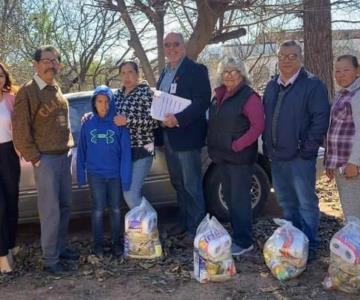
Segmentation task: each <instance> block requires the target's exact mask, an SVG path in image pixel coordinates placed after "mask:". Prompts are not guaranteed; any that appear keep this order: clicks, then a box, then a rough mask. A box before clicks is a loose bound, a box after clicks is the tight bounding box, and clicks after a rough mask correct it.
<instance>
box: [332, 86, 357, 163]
mask: <svg viewBox="0 0 360 300" xmlns="http://www.w3.org/2000/svg"><path fill="white" fill-rule="evenodd" d="M352 96H353V93H351V92H349V91H348V90H342V91H340V92H339V93H338V94H337V97H336V98H335V102H334V104H333V106H332V108H331V113H330V125H329V129H328V133H327V139H326V155H325V167H326V168H328V169H336V168H340V167H343V166H345V165H346V164H347V162H348V160H349V157H350V154H351V150H352V146H353V137H354V135H355V124H354V120H353V116H352V109H351V99H352Z"/></svg>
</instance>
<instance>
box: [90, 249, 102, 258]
mask: <svg viewBox="0 0 360 300" xmlns="http://www.w3.org/2000/svg"><path fill="white" fill-rule="evenodd" d="M92 252H93V254H94V255H96V256H97V257H99V258H102V257H104V247H102V246H94V249H93V251H92Z"/></svg>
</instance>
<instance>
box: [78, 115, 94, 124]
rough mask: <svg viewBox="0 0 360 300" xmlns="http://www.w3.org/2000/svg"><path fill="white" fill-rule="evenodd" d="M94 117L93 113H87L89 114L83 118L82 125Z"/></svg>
mask: <svg viewBox="0 0 360 300" xmlns="http://www.w3.org/2000/svg"><path fill="white" fill-rule="evenodd" d="M92 116H93V113H92V112H87V113H85V114H84V115H83V116H82V117H81V120H80V123H81V125H82V124H84V123H85V122H86V121H87V120H89V119H91V118H92Z"/></svg>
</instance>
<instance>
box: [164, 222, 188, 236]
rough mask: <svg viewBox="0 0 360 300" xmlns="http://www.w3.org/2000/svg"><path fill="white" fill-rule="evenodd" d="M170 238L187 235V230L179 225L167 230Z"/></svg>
mask: <svg viewBox="0 0 360 300" xmlns="http://www.w3.org/2000/svg"><path fill="white" fill-rule="evenodd" d="M166 233H167V235H168V236H178V235H182V234H184V233H185V229H184V228H183V227H181V226H180V225H178V224H175V225H173V226H171V227H170V228H169V229H167V230H166Z"/></svg>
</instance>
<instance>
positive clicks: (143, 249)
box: [124, 197, 162, 258]
mask: <svg viewBox="0 0 360 300" xmlns="http://www.w3.org/2000/svg"><path fill="white" fill-rule="evenodd" d="M124 248H125V249H124V255H125V256H128V257H133V258H156V257H160V256H161V255H162V248H161V244H160V240H159V232H158V229H157V213H156V211H155V209H154V208H153V207H152V206H151V205H150V203H149V202H148V201H147V200H146V199H145V198H144V197H143V198H142V201H141V203H140V205H139V206H136V207H134V208H133V209H131V210H130V211H129V212H128V213H127V214H126V215H125V236H124Z"/></svg>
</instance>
